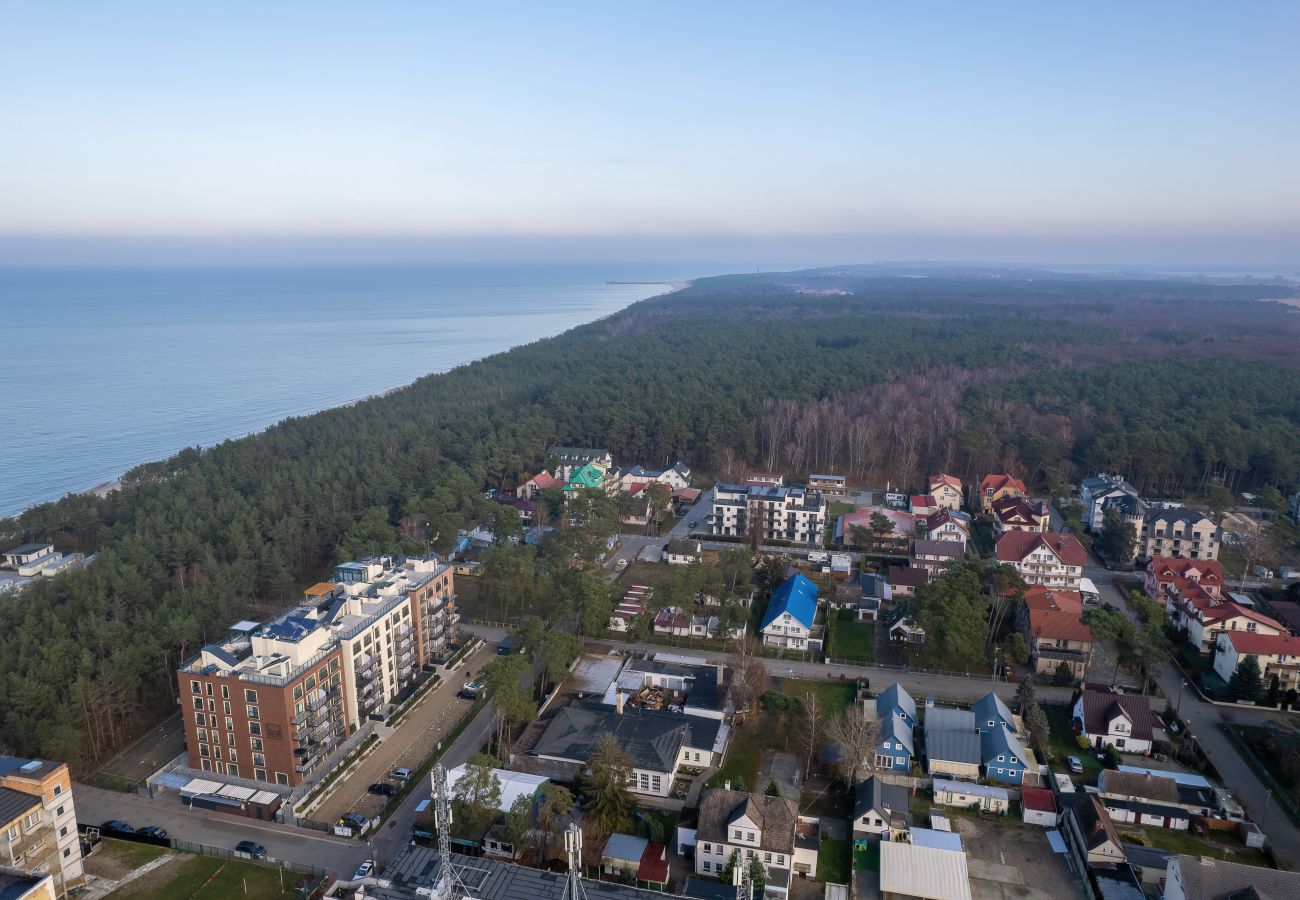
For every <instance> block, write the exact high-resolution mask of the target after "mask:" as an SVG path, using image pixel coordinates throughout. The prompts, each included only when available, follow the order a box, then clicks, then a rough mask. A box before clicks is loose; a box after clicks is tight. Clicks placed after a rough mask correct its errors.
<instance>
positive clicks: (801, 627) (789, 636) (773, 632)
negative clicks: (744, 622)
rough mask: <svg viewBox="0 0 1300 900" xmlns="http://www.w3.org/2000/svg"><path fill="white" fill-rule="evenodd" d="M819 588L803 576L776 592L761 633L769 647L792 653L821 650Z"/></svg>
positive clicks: (765, 614) (784, 582)
mask: <svg viewBox="0 0 1300 900" xmlns="http://www.w3.org/2000/svg"><path fill="white" fill-rule="evenodd" d="M817 593H818V592H817V585H815V584H813V583H812V582H811V581H809V580H808V579H807V578H805V577H804V576H803V575H792V576H791V577H789V578H787V579H786V580H785V581H783V582H782V583H781V586H780V587H778V588H777V589H776V590H775V591H773V592H772V599H771V600H770V601H768V604H767V612H766V613H764V614H763V624H762V625H760V626H759V629H758V630H759V633H760V634H762V635H763V643H764V644H765V645H767V646H768V647H781V648H786V649H791V650H808V649H811V650H819V649H821V643H822V642H821V636H820V634H817V635H814V626H815V625H816V623H817Z"/></svg>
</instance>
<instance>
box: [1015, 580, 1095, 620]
mask: <svg viewBox="0 0 1300 900" xmlns="http://www.w3.org/2000/svg"><path fill="white" fill-rule="evenodd" d="M1025 607H1026V608H1027V609H1031V610H1034V609H1040V610H1044V611H1055V612H1068V613H1074V615H1075V616H1076V617H1077V616H1078V615H1079V614H1080V613H1081V612H1083V594H1081V593H1079V592H1078V591H1072V590H1070V589H1068V588H1058V587H1048V586H1047V585H1045V584H1031V585H1029V587H1027V588H1025Z"/></svg>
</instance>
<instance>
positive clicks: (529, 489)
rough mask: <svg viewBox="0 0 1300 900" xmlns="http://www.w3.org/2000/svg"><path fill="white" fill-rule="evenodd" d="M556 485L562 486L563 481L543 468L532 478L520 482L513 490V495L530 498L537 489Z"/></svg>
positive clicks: (523, 498) (541, 489)
mask: <svg viewBox="0 0 1300 900" xmlns="http://www.w3.org/2000/svg"><path fill="white" fill-rule="evenodd" d="M557 487H564V482H563V481H561V480H560V479H558V478H556V477H555V476H554V475H552V474H551V473H550V472H548V471H546V470H545V469H543V470H542V471H541V472H538V473H537V474H536V475H534V476H533V477H532V478H530V479H528V480H527V481H525V482H524V483H523V484H521V485H520V486H519V487H518V488H517V489H516V490H515V496H517V497H519V498H520V499H521V500H532V499H533V495H534V494H536V493H537V492H538V491H544V490H546V489H548V488H557Z"/></svg>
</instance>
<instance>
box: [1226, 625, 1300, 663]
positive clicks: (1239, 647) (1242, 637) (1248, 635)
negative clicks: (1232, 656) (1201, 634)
mask: <svg viewBox="0 0 1300 900" xmlns="http://www.w3.org/2000/svg"><path fill="white" fill-rule="evenodd" d="M1219 634H1220V635H1222V638H1223V639H1224V640H1228V641H1231V642H1232V649H1234V650H1236V651H1237V653H1239V654H1251V655H1254V656H1279V655H1282V654H1286V655H1287V656H1295V657H1300V637H1296V636H1295V635H1293V634H1260V633H1259V632H1258V631H1221V632H1219Z"/></svg>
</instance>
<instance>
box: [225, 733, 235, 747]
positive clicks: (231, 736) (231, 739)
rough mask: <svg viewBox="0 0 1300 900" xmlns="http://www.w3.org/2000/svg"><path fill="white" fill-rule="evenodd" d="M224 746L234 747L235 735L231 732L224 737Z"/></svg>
mask: <svg viewBox="0 0 1300 900" xmlns="http://www.w3.org/2000/svg"><path fill="white" fill-rule="evenodd" d="M226 746H228V747H233V746H235V733H234V732H233V731H232V732H230V733H228V734H227V735H226Z"/></svg>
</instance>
